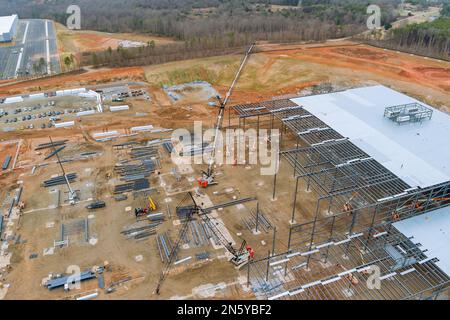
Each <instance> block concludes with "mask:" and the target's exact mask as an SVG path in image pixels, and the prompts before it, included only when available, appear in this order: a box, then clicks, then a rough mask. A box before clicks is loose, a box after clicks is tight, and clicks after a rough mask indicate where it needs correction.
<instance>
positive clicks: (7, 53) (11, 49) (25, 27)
mask: <svg viewBox="0 0 450 320" xmlns="http://www.w3.org/2000/svg"><path fill="white" fill-rule="evenodd" d="M41 58H43V59H44V61H45V64H44V65H39V61H40V59H41ZM59 72H61V66H60V63H59V55H58V50H57V45H56V32H55V27H54V24H53V22H52V21H50V20H38V19H33V20H20V21H19V26H18V28H17V34H16V38H15V42H14V43H13V45H12V46H4V47H0V79H10V78H14V77H16V76H30V75H35V74H46V73H51V74H55V73H59Z"/></svg>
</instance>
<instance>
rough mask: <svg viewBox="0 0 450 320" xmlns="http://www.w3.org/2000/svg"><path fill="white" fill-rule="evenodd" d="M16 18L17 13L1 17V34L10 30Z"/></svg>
mask: <svg viewBox="0 0 450 320" xmlns="http://www.w3.org/2000/svg"><path fill="white" fill-rule="evenodd" d="M16 18H17V14H13V15H11V16H3V17H0V34H3V33H7V32H10V31H11V26H12V24H13V22H14V20H15V19H16Z"/></svg>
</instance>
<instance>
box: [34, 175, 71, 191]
mask: <svg viewBox="0 0 450 320" xmlns="http://www.w3.org/2000/svg"><path fill="white" fill-rule="evenodd" d="M66 177H67V180H69V182H73V181H75V179H76V177H77V174H76V173H69V174H67V175H66ZM61 184H66V179H65V178H64V175H61V176H57V177H54V178H51V179H48V180H45V181H44V182H43V184H42V186H43V187H45V188H48V187H53V186H57V185H61Z"/></svg>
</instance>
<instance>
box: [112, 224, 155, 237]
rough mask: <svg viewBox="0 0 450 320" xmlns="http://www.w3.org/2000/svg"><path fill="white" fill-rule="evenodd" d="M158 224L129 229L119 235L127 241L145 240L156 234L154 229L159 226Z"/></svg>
mask: <svg viewBox="0 0 450 320" xmlns="http://www.w3.org/2000/svg"><path fill="white" fill-rule="evenodd" d="M159 224H160V223H159V222H157V223H151V224H149V225H146V226H142V227H136V228H131V229H127V230H124V231H122V232H121V233H122V234H123V235H124V236H125V237H127V239H131V238H133V239H136V240H138V239H143V238H147V237H149V236H151V235H154V234H156V227H157V226H158V225H159Z"/></svg>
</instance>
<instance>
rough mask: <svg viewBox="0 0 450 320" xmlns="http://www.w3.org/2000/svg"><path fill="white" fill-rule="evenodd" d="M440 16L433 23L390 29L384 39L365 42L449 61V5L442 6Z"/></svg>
mask: <svg viewBox="0 0 450 320" xmlns="http://www.w3.org/2000/svg"><path fill="white" fill-rule="evenodd" d="M440 14H441V16H440V17H439V18H437V19H435V20H433V21H429V22H424V23H414V24H410V25H407V26H405V27H402V28H396V29H392V30H389V33H388V34H387V36H386V37H385V39H383V40H369V41H367V42H368V43H369V44H373V45H377V46H381V47H384V48H389V49H394V50H401V51H405V52H410V53H414V54H419V55H423V56H427V57H433V58H437V59H444V60H450V4H444V6H443V7H442V10H441V11H440Z"/></svg>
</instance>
